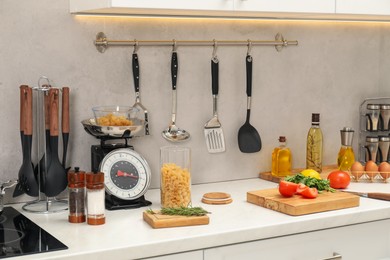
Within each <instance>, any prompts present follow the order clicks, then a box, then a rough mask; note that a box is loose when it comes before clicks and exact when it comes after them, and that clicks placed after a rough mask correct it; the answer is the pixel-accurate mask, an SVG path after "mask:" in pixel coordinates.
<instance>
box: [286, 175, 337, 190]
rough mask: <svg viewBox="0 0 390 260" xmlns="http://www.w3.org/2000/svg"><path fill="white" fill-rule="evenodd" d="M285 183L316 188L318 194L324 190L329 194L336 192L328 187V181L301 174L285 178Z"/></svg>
mask: <svg viewBox="0 0 390 260" xmlns="http://www.w3.org/2000/svg"><path fill="white" fill-rule="evenodd" d="M284 180H285V181H289V182H294V183H303V184H305V185H306V186H308V187H310V188H317V190H318V192H322V191H324V190H326V191H329V192H335V191H336V190H335V189H333V188H332V187H330V183H329V180H324V179H316V178H312V177H306V176H303V175H302V174H301V173H298V174H296V175H291V176H286V177H285V178H284Z"/></svg>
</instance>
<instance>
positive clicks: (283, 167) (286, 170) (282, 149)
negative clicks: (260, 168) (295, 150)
mask: <svg viewBox="0 0 390 260" xmlns="http://www.w3.org/2000/svg"><path fill="white" fill-rule="evenodd" d="M291 164H292V155H291V151H290V149H289V148H288V147H286V137H285V136H280V137H279V147H276V148H275V149H274V150H273V152H272V169H271V173H272V175H273V176H276V177H285V176H287V175H290V174H291Z"/></svg>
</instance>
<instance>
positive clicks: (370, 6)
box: [336, 0, 390, 19]
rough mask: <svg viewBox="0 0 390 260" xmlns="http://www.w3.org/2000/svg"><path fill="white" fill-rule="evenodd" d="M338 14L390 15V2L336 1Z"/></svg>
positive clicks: (370, 0) (383, 0)
mask: <svg viewBox="0 0 390 260" xmlns="http://www.w3.org/2000/svg"><path fill="white" fill-rule="evenodd" d="M336 13H337V14H353V15H359V14H363V15H390V0H336ZM388 19H390V17H389V18H388Z"/></svg>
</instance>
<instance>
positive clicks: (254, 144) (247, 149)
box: [238, 54, 261, 153]
mask: <svg viewBox="0 0 390 260" xmlns="http://www.w3.org/2000/svg"><path fill="white" fill-rule="evenodd" d="M252 62H253V59H252V56H251V55H249V54H248V55H247V56H246V94H247V110H246V121H245V123H244V125H243V126H241V128H240V130H239V131H238V147H239V148H240V151H241V152H243V153H255V152H258V151H260V150H261V139H260V135H259V133H258V132H257V130H256V128H254V127H253V126H252V125H251V124H250V123H249V120H250V116H251V97H252Z"/></svg>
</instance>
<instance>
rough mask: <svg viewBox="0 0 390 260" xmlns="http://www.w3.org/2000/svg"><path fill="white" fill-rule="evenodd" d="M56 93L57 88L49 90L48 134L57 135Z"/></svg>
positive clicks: (57, 92) (57, 91)
mask: <svg viewBox="0 0 390 260" xmlns="http://www.w3.org/2000/svg"><path fill="white" fill-rule="evenodd" d="M58 94H59V90H58V89H57V88H51V89H50V90H49V96H50V136H58V132H59V130H58V103H59V102H58Z"/></svg>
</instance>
